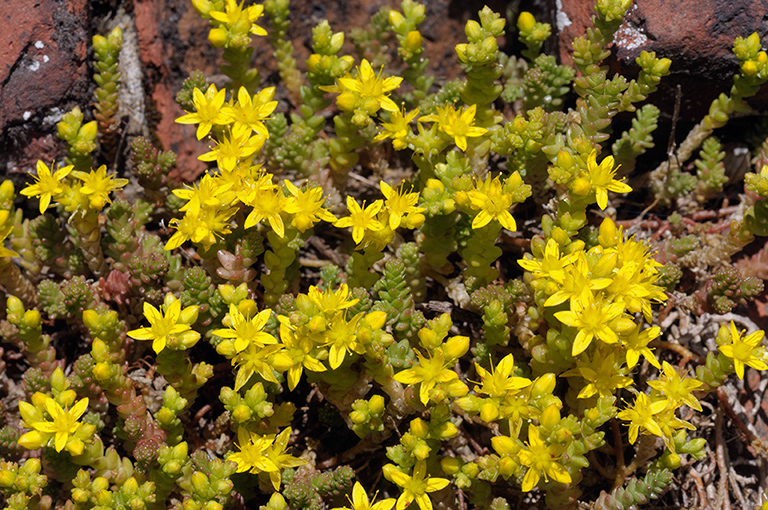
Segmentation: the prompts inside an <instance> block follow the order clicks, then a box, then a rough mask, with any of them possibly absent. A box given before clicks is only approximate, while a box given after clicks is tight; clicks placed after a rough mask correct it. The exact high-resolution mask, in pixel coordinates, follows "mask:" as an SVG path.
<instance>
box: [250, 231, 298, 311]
mask: <svg viewBox="0 0 768 510" xmlns="http://www.w3.org/2000/svg"><path fill="white" fill-rule="evenodd" d="M267 240H269V243H270V244H271V245H272V249H271V250H269V251H267V252H266V253H265V254H264V264H265V265H266V266H267V269H268V272H266V273H262V275H261V284H262V285H263V286H264V303H265V304H266V305H267V306H269V307H273V306H275V305H276V304H277V302H278V300H279V299H280V296H282V295H283V294H285V291H286V289H287V288H288V285H289V283H290V282H291V280H292V278H289V277H288V275H287V273H288V271H289V269H290V267H291V265H293V264H294V263H295V262H296V254H297V253H298V251H299V248H301V247H302V246H303V245H304V237H303V236H302V234H301V232H299V230H298V229H297V228H294V227H287V228H286V229H285V234H284V236H283V237H280V236H279V235H277V234H276V233H274V232H273V231H271V230H270V231H269V232H268V233H267Z"/></svg>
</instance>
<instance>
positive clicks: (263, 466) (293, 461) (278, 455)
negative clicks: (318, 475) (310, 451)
mask: <svg viewBox="0 0 768 510" xmlns="http://www.w3.org/2000/svg"><path fill="white" fill-rule="evenodd" d="M290 437H291V428H290V427H288V428H286V429H285V430H283V431H282V432H280V433H279V434H277V435H275V434H267V435H263V436H262V435H259V434H254V433H252V432H250V431H248V430H247V429H245V428H243V427H240V428H239V429H238V430H237V442H238V445H237V446H238V448H239V449H240V451H239V452H236V453H231V454H229V455H228V456H227V460H229V461H232V462H234V463H236V464H237V472H238V473H244V472H246V471H247V472H249V473H253V474H256V475H260V474H266V475H268V476H269V481H270V482H271V483H272V487H274V488H275V490H276V491H279V490H280V483H281V481H282V471H283V470H284V469H290V468H294V467H298V466H301V465H302V464H306V462H305V461H303V460H302V459H297V458H296V457H293V456H292V455H291V454H289V453H285V450H286V449H287V448H288V439H290Z"/></svg>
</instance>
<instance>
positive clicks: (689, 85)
mask: <svg viewBox="0 0 768 510" xmlns="http://www.w3.org/2000/svg"><path fill="white" fill-rule="evenodd" d="M592 4H593V2H585V1H584V0H562V8H561V9H559V10H557V16H556V18H557V22H556V24H557V28H558V29H559V31H560V38H559V45H560V48H559V53H560V57H561V59H562V60H563V62H568V63H570V62H571V61H572V58H571V43H572V42H573V40H574V38H576V37H579V36H581V35H583V34H584V33H585V31H586V27H588V26H591V16H592V15H593V13H594V11H593V9H592ZM766 14H768V1H766V0H728V1H725V2H724V1H722V0H699V1H697V2H682V1H679V0H634V1H633V2H632V6H631V7H630V10H629V13H628V14H627V16H626V17H625V20H624V23H623V24H622V26H621V28H620V29H619V30H618V32H617V34H616V37H615V39H614V45H613V48H612V54H611V57H610V58H609V59H608V62H607V63H608V65H610V67H611V70H612V71H615V72H620V73H622V74H625V75H627V76H632V75H637V72H638V68H637V65H636V64H635V63H634V60H635V58H637V57H638V56H639V55H640V52H641V51H655V52H656V55H657V56H659V57H666V58H669V59H671V60H672V66H671V68H670V71H671V74H670V76H668V77H666V78H665V79H664V80H663V81H662V84H661V86H660V88H659V91H658V93H657V94H658V95H656V96H654V103H656V104H658V100H661V104H660V106H661V107H662V110H663V111H666V112H667V113H669V112H671V111H672V106H673V105H674V97H675V93H676V92H675V91H676V87H677V86H678V85H680V87H681V92H682V96H681V98H682V101H681V118H683V119H690V120H694V121H697V120H699V118H700V117H701V116H703V115H705V114H706V113H707V110H708V108H709V104H710V103H711V101H712V100H713V99H714V98H716V97H717V96H718V95H719V94H720V93H721V92H728V90H730V87H731V84H732V80H731V77H732V76H733V75H734V73H735V72H736V71H737V70H738V64H737V62H738V59H737V58H736V57H735V56H734V55H733V53H732V52H731V48H732V47H733V40H734V39H735V38H736V37H738V36H740V37H746V36H748V35H749V34H751V33H752V32H755V31H756V32H758V33H759V34H760V36H761V37H763V38H764V37H765V35H766V32H768V30H767V29H766V26H765V24H764V22H763V19H764V16H766ZM750 104H752V105H754V106H756V107H758V108H766V107H768V92H765V91H763V92H762V93H761V94H760V95H759V96H758V97H756V98H754V99H752V100H750Z"/></svg>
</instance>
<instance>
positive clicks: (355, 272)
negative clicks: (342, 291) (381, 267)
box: [347, 246, 384, 289]
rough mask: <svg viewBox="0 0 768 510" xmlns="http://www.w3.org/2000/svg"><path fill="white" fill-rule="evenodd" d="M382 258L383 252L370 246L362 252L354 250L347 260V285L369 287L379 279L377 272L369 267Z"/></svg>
mask: <svg viewBox="0 0 768 510" xmlns="http://www.w3.org/2000/svg"><path fill="white" fill-rule="evenodd" d="M382 258H384V254H383V253H381V252H380V251H378V250H376V248H373V247H371V246H369V247H367V248H365V250H363V251H362V252H359V251H356V252H354V253H353V254H352V256H351V257H350V258H349V260H348V261H347V280H348V281H349V286H350V287H363V288H365V289H370V288H371V287H372V286H373V284H374V283H376V281H378V279H379V275H378V273H375V272H371V268H372V267H373V265H374V264H375V263H376V262H378V261H380V260H381V259H382Z"/></svg>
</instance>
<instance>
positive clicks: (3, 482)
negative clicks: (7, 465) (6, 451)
mask: <svg viewBox="0 0 768 510" xmlns="http://www.w3.org/2000/svg"><path fill="white" fill-rule="evenodd" d="M27 462H29V461H27ZM15 481H16V473H14V472H13V471H11V470H9V469H3V470H0V487H13V483H14V482H15Z"/></svg>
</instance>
